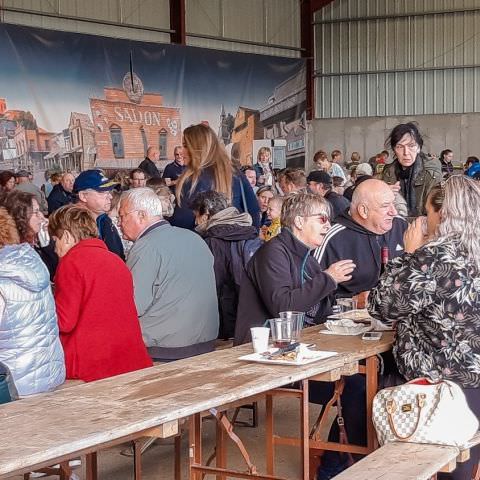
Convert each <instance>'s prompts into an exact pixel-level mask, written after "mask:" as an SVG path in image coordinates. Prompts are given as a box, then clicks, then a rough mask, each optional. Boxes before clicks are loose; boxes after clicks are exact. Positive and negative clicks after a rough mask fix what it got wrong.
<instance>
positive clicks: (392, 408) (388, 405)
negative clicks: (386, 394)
mask: <svg viewBox="0 0 480 480" xmlns="http://www.w3.org/2000/svg"><path fill="white" fill-rule="evenodd" d="M385 409H386V410H387V413H389V414H390V415H393V414H394V413H395V412H396V410H397V404H396V403H395V400H393V399H391V398H389V399H388V400H386V402H385Z"/></svg>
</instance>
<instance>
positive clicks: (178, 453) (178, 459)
mask: <svg viewBox="0 0 480 480" xmlns="http://www.w3.org/2000/svg"><path fill="white" fill-rule="evenodd" d="M174 443H175V447H174V449H175V477H174V479H175V480H182V435H181V433H180V434H178V435H176V436H175V438H174Z"/></svg>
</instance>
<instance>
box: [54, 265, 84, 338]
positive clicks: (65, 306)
mask: <svg viewBox="0 0 480 480" xmlns="http://www.w3.org/2000/svg"><path fill="white" fill-rule="evenodd" d="M83 291H84V278H83V275H82V274H81V272H80V271H79V270H78V269H77V268H76V267H75V266H74V265H73V264H72V263H71V261H70V259H68V258H67V259H66V260H65V261H63V263H62V262H60V264H59V267H58V269H57V274H56V276H55V305H56V308H57V318H58V329H59V330H60V333H69V332H71V331H72V330H73V329H74V328H75V327H76V325H77V323H78V320H79V318H80V311H81V309H82V299H83Z"/></svg>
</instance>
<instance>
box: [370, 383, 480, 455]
mask: <svg viewBox="0 0 480 480" xmlns="http://www.w3.org/2000/svg"><path fill="white" fill-rule="evenodd" d="M373 423H374V425H375V429H376V430H377V436H378V441H379V443H380V444H381V445H384V444H385V443H389V442H399V441H400V442H412V443H433V444H437V445H453V446H457V447H461V446H462V445H465V444H466V443H467V442H468V440H470V439H471V438H472V437H473V436H474V434H475V433H476V432H477V430H478V420H477V417H476V416H475V414H474V413H473V412H472V411H471V410H470V408H469V407H468V404H467V400H466V398H465V395H464V393H463V391H462V389H461V388H460V387H459V386H458V385H457V384H456V383H453V382H450V381H448V380H444V381H441V382H438V383H432V382H430V381H429V380H428V379H426V378H419V379H416V380H412V381H411V382H408V383H405V384H404V385H399V386H397V387H390V388H385V389H383V390H380V391H379V392H378V393H377V395H375V398H374V400H373Z"/></svg>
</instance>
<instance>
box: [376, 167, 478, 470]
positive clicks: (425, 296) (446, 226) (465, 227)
mask: <svg viewBox="0 0 480 480" xmlns="http://www.w3.org/2000/svg"><path fill="white" fill-rule="evenodd" d="M426 211H427V216H426V217H419V218H417V219H416V220H415V222H414V223H412V224H411V225H410V227H409V228H408V230H407V231H406V233H405V239H404V244H405V245H404V246H405V254H404V255H403V256H401V257H397V258H395V259H393V260H392V261H391V262H390V263H389V264H388V265H387V267H386V270H385V272H384V274H383V276H382V277H381V278H380V282H379V284H378V286H377V287H376V288H375V289H373V290H372V291H371V292H370V296H369V304H368V309H369V312H370V314H371V315H372V316H373V317H375V318H378V319H379V320H381V321H382V322H383V323H385V324H387V325H392V326H393V327H394V328H395V330H396V338H395V343H394V346H393V355H394V357H395V362H396V365H397V367H398V370H399V373H400V374H401V376H402V377H403V379H404V380H405V381H408V380H413V379H414V378H417V377H427V378H429V379H430V380H432V381H440V380H444V379H445V380H452V381H454V382H456V383H458V384H459V385H460V386H461V387H462V388H463V391H464V393H465V396H466V397H467V401H468V404H469V406H470V408H471V409H472V410H473V412H474V413H475V414H476V415H477V416H480V313H479V312H480V281H479V278H480V223H479V222H478V212H479V211H480V185H479V184H478V183H477V182H475V181H473V180H471V179H469V178H467V177H464V176H461V175H454V176H452V177H450V178H449V179H448V180H447V181H446V182H445V185H444V186H443V185H438V186H435V187H433V188H432V189H431V191H430V193H429V195H428V197H427V200H426ZM479 450H480V449H479V448H478V447H476V448H475V449H472V450H471V460H470V461H469V462H465V463H462V464H460V465H459V466H458V468H457V469H455V471H454V472H453V473H452V474H451V477H449V478H452V479H464V478H473V477H471V476H470V475H471V472H472V468H473V466H474V465H476V463H477V462H478V460H479V458H480V452H479Z"/></svg>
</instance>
